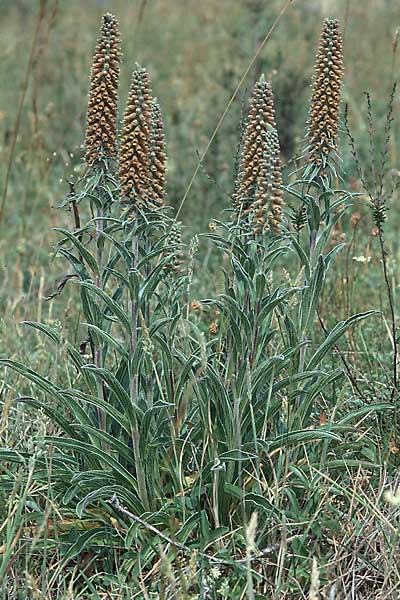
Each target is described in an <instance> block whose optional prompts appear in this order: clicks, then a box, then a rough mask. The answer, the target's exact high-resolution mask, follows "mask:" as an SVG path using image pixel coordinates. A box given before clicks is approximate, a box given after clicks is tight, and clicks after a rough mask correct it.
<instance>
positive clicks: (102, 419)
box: [94, 206, 106, 431]
mask: <svg viewBox="0 0 400 600" xmlns="http://www.w3.org/2000/svg"><path fill="white" fill-rule="evenodd" d="M104 228H105V218H104V208H103V206H101V207H99V208H98V209H97V221H96V248H97V266H98V269H99V274H98V275H97V277H96V285H97V286H98V287H99V288H100V289H103V245H102V241H101V236H102V234H103V231H104ZM99 303H100V300H99ZM94 363H95V365H96V367H97V368H98V369H102V368H103V346H102V343H101V341H100V340H96V343H95V344H94ZM96 387H97V394H98V397H99V399H100V400H102V401H104V400H105V398H104V386H103V382H102V380H101V379H100V377H96ZM98 417H99V428H100V430H101V431H105V430H106V415H105V413H104V411H103V410H102V409H101V408H99V409H98Z"/></svg>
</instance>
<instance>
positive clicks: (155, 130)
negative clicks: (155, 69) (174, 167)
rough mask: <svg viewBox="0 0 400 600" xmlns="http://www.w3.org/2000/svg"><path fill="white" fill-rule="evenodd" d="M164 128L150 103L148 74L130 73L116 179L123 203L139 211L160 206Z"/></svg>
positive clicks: (159, 113) (161, 199)
mask: <svg viewBox="0 0 400 600" xmlns="http://www.w3.org/2000/svg"><path fill="white" fill-rule="evenodd" d="M165 170H166V155H165V142H164V127H163V122H162V116H161V111H160V108H159V106H158V104H157V101H155V100H153V98H152V94H151V89H150V80H149V75H148V73H147V71H146V70H145V69H143V68H140V67H139V68H137V69H136V70H135V71H134V72H133V74H132V81H131V87H130V92H129V96H128V101H127V104H126V109H125V114H124V120H123V126H122V133H121V147H120V154H119V180H120V184H121V196H122V200H123V201H124V202H130V203H133V204H134V205H135V206H137V207H138V208H145V207H157V206H161V205H162V204H163V202H164V197H165Z"/></svg>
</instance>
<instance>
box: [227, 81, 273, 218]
mask: <svg viewBox="0 0 400 600" xmlns="http://www.w3.org/2000/svg"><path fill="white" fill-rule="evenodd" d="M271 126H272V127H275V110H274V98H273V94H272V88H271V84H270V83H269V82H267V81H265V78H264V76H263V75H262V76H261V78H260V80H259V81H258V82H257V83H256V84H255V86H254V88H253V93H252V96H251V100H250V111H249V116H248V118H247V123H246V127H245V131H244V135H243V143H242V149H241V153H240V159H239V169H238V176H237V179H236V183H235V191H234V194H233V206H234V208H235V209H236V211H237V212H238V214H240V216H242V217H243V216H246V215H247V214H248V213H249V211H250V208H251V206H252V204H253V203H254V201H255V192H256V188H257V179H258V177H259V175H260V170H261V165H262V163H263V160H264V155H265V151H266V149H267V147H266V144H267V141H266V137H265V134H266V132H267V130H268V128H269V127H271Z"/></svg>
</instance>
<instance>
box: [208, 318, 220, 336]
mask: <svg viewBox="0 0 400 600" xmlns="http://www.w3.org/2000/svg"><path fill="white" fill-rule="evenodd" d="M208 331H209V332H210V333H211V335H215V334H216V333H218V323H217V321H213V322H212V323H211V325H210V327H209V328H208Z"/></svg>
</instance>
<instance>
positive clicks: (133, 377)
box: [129, 231, 149, 510]
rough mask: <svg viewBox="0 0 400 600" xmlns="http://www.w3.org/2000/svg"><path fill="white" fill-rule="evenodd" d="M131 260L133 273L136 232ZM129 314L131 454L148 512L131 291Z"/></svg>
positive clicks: (135, 318)
mask: <svg viewBox="0 0 400 600" xmlns="http://www.w3.org/2000/svg"><path fill="white" fill-rule="evenodd" d="M131 249H132V259H131V261H132V262H131V269H132V271H134V270H135V269H136V268H137V264H138V254H139V246H138V238H137V235H136V232H135V231H134V232H133V233H132V246H131ZM129 313H130V316H131V321H132V333H131V339H130V355H131V373H130V382H129V393H130V397H131V403H132V407H133V414H134V422H133V423H132V443H133V453H134V459H135V468H136V477H137V481H138V488H139V495H140V499H141V501H142V503H143V506H144V508H145V509H146V510H149V497H148V494H147V487H146V478H145V474H144V470H143V463H142V458H141V453H140V433H139V424H138V421H137V414H136V409H137V405H138V393H139V386H138V383H139V382H138V374H137V366H136V365H135V356H136V350H137V344H138V319H139V314H138V305H137V298H136V297H135V291H134V290H132V291H131V297H130V301H129Z"/></svg>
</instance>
